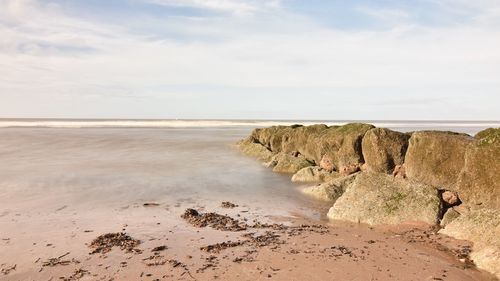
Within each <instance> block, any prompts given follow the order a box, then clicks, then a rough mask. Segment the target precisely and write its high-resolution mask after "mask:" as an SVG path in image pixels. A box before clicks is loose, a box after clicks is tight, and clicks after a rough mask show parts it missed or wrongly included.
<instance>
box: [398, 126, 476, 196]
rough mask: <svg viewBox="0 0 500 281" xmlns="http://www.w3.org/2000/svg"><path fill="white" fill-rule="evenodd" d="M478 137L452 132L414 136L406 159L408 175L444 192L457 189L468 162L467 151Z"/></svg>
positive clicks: (424, 133) (434, 132)
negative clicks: (459, 178)
mask: <svg viewBox="0 0 500 281" xmlns="http://www.w3.org/2000/svg"><path fill="white" fill-rule="evenodd" d="M473 141H474V138H472V137H470V136H468V135H465V134H458V133H452V132H440V131H421V132H415V133H413V134H412V136H411V138H410V141H409V145H408V150H407V152H406V156H405V164H404V166H405V169H406V176H407V177H408V178H409V179H414V180H417V181H419V182H422V183H425V184H428V185H432V186H434V187H438V188H442V189H450V190H454V188H455V186H456V183H457V179H458V174H459V173H460V171H461V170H462V168H463V166H464V163H465V151H466V149H467V146H468V145H469V144H471V143H472V142H473Z"/></svg>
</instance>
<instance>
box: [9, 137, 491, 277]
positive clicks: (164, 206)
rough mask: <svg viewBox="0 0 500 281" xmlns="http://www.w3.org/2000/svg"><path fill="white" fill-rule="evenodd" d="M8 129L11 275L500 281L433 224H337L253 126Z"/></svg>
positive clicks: (461, 243)
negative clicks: (246, 145) (256, 154)
mask: <svg viewBox="0 0 500 281" xmlns="http://www.w3.org/2000/svg"><path fill="white" fill-rule="evenodd" d="M1 133H2V142H1V145H0V148H1V154H0V155H1V158H2V161H1V163H2V164H1V165H2V167H1V172H0V173H1V185H0V187H1V188H2V192H1V195H0V200H1V202H2V204H1V206H0V208H1V209H0V229H1V231H0V239H1V240H0V249H1V251H0V253H1V254H0V269H1V274H0V280H235V279H239V280H269V279H272V280H494V277H493V276H492V275H490V274H488V273H485V272H482V271H480V270H477V269H476V268H475V267H474V265H473V264H472V263H471V261H470V260H469V256H468V254H469V252H470V249H471V244H470V243H469V242H466V241H459V240H455V239H451V238H449V237H446V236H444V235H441V234H437V233H436V229H432V228H429V227H428V226H425V225H422V224H418V223H415V224H411V223H410V224H406V225H400V226H397V227H396V226H390V227H389V226H387V227H386V226H379V227H370V226H368V225H364V224H353V223H346V222H341V221H329V220H328V219H326V217H325V215H326V213H327V211H328V208H329V207H330V204H328V203H325V202H321V201H318V200H315V199H312V198H310V197H306V196H304V195H303V194H302V193H301V192H300V190H301V188H303V185H300V184H294V183H292V182H290V178H289V176H288V175H282V174H276V173H271V172H269V170H267V169H266V168H264V167H263V166H262V165H261V164H259V163H258V162H256V161H255V160H253V159H249V158H247V157H244V156H242V155H241V154H240V153H239V152H238V151H236V149H235V148H234V146H233V144H234V142H235V141H236V140H237V139H239V138H241V137H242V136H244V135H245V134H247V133H248V130H244V129H224V130H221V129H194V128H191V129H164V130H158V129H112V130H108V129H56V128H53V129H50V128H40V129H24V128H4V129H2V132H1ZM223 202H225V203H224V204H223ZM233 204H234V205H233ZM190 209H191V213H190V214H191V215H190V216H183V214H185V213H186V212H187V210H190ZM188 213H189V212H188ZM228 225H229V226H232V227H227V226H228Z"/></svg>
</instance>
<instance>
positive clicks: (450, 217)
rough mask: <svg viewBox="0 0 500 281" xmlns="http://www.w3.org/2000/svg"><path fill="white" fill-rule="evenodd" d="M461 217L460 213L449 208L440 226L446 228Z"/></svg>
mask: <svg viewBox="0 0 500 281" xmlns="http://www.w3.org/2000/svg"><path fill="white" fill-rule="evenodd" d="M459 216H460V213H459V212H457V211H455V210H454V209H453V208H449V209H448V210H446V213H444V216H443V218H442V219H441V222H440V223H439V224H440V225H441V227H445V226H447V225H448V224H449V223H450V222H452V221H453V220H455V219H456V218H458V217H459Z"/></svg>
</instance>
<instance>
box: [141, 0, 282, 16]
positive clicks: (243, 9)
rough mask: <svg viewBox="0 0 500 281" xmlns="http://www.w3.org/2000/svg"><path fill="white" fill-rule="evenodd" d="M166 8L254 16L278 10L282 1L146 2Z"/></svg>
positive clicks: (171, 0)
mask: <svg viewBox="0 0 500 281" xmlns="http://www.w3.org/2000/svg"><path fill="white" fill-rule="evenodd" d="M144 1H146V2H149V3H154V4H158V5H164V6H174V7H176V6H177V7H190V8H197V9H207V10H212V11H217V12H226V13H230V14H233V15H239V16H244V15H252V14H255V13H257V12H259V11H263V10H267V9H271V8H276V7H278V6H279V4H280V0H250V1H244V0H144Z"/></svg>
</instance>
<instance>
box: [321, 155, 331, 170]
mask: <svg viewBox="0 0 500 281" xmlns="http://www.w3.org/2000/svg"><path fill="white" fill-rule="evenodd" d="M319 166H320V167H321V168H322V169H324V170H326V171H329V172H332V171H333V170H335V166H334V165H333V159H332V158H331V157H330V156H328V155H323V157H321V160H320V161H319Z"/></svg>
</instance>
